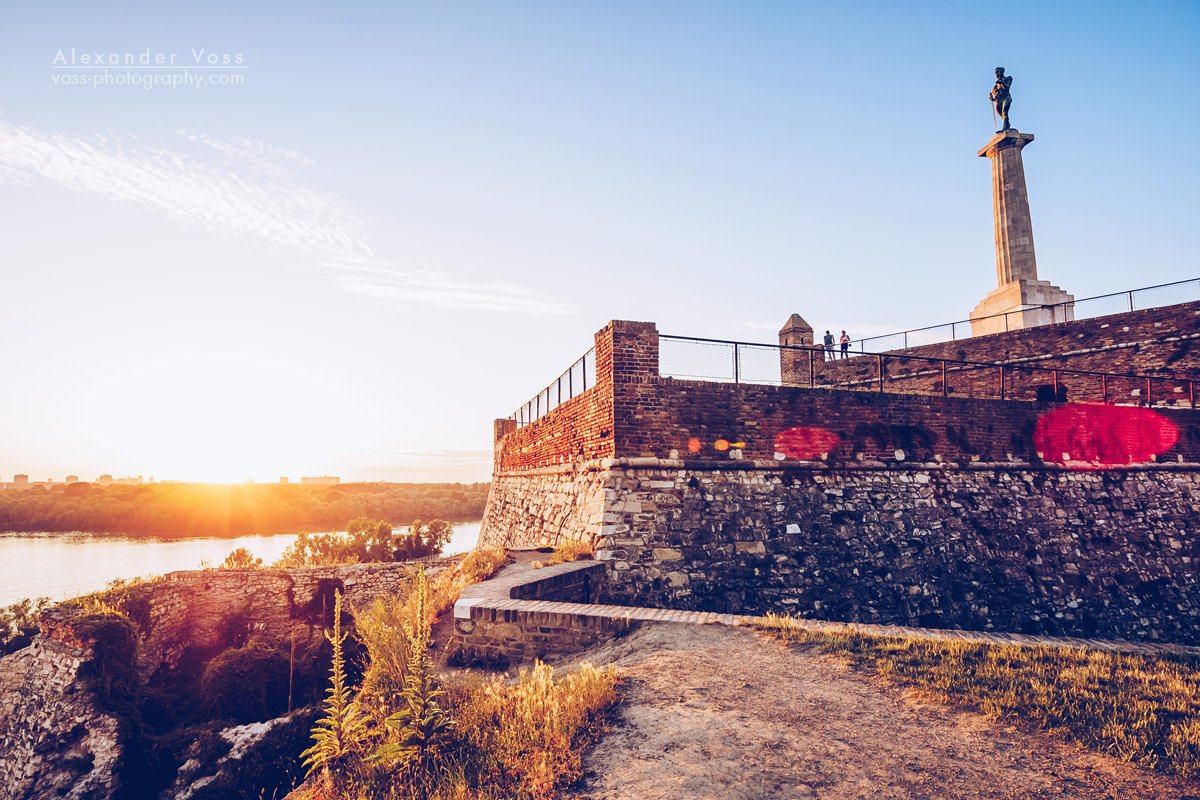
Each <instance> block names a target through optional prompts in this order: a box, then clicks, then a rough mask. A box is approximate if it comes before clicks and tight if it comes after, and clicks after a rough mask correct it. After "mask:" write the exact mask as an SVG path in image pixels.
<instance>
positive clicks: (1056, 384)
mask: <svg viewBox="0 0 1200 800" xmlns="http://www.w3.org/2000/svg"><path fill="white" fill-rule="evenodd" d="M1054 402H1056V403H1057V402H1058V370H1054Z"/></svg>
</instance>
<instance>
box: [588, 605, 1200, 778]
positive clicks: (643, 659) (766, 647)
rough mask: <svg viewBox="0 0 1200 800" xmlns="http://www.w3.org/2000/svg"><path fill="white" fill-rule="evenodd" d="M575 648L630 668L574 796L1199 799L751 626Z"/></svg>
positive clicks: (636, 635) (658, 630)
mask: <svg viewBox="0 0 1200 800" xmlns="http://www.w3.org/2000/svg"><path fill="white" fill-rule="evenodd" d="M576 660H577V661H584V660H589V661H592V662H593V663H612V664H615V665H616V666H617V667H618V668H619V669H620V670H621V672H622V674H623V675H625V676H626V683H625V686H624V689H623V697H624V699H623V702H622V705H621V707H620V708H619V709H618V711H617V712H616V714H615V718H614V720H613V722H612V723H611V724H610V730H609V732H608V733H607V734H606V735H605V736H604V737H603V738H602V739H601V740H600V741H599V742H598V743H597V744H596V745H594V746H593V747H592V748H591V749H590V750H589V751H588V752H587V753H586V754H585V756H584V768H585V770H586V776H585V781H584V783H585V785H584V787H583V788H582V789H580V790H578V791H577V793H574V794H568V795H566V796H567V797H570V798H575V800H584V799H585V798H587V799H588V800H601V799H603V800H615V798H622V799H624V798H628V799H629V800H658V798H662V800H679V798H721V799H722V800H734V799H736V798H823V799H824V798H827V799H828V800H835V798H914V799H915V798H1017V797H1020V798H1044V797H1055V798H1063V797H1071V798H1171V799H1172V800H1174V799H1175V798H1181V799H1182V798H1191V800H1200V785H1196V784H1191V783H1186V782H1183V781H1179V780H1177V779H1172V778H1169V777H1166V776H1162V775H1157V774H1154V773H1151V772H1148V771H1146V770H1142V769H1138V768H1135V767H1133V766H1131V765H1129V764H1125V763H1123V762H1120V761H1117V760H1115V759H1112V758H1109V757H1106V756H1102V755H1099V754H1095V753H1091V752H1088V751H1086V750H1084V749H1082V748H1079V747H1076V746H1073V745H1069V744H1065V743H1063V742H1060V741H1057V740H1055V739H1051V738H1049V737H1046V736H1042V735H1037V734H1031V733H1027V732H1022V731H1019V730H1016V729H1014V728H1012V727H1009V726H1006V725H998V724H995V723H992V722H989V721H988V720H987V719H985V718H984V717H982V716H979V715H977V714H971V713H965V712H962V711H958V710H955V709H951V708H947V707H944V706H941V705H937V704H931V703H927V702H922V701H921V700H919V699H918V698H917V697H915V695H913V694H912V693H909V692H905V691H903V690H900V689H897V688H895V687H893V686H889V685H887V684H885V683H884V682H882V681H881V680H879V679H878V678H876V677H874V676H871V675H868V674H866V673H863V672H860V671H857V670H855V669H853V668H851V667H848V666H845V665H844V664H842V663H841V662H840V661H839V660H838V659H837V658H835V657H833V656H829V655H826V654H823V653H821V652H820V650H819V649H817V648H815V647H813V646H807V648H805V647H801V648H789V647H788V646H786V645H784V644H781V643H779V642H776V641H774V640H770V639H767V638H765V637H762V636H760V635H759V634H757V633H755V632H754V631H752V630H750V629H746V628H728V627H724V626H716V625H704V626H690V625H648V626H644V627H642V628H641V629H639V630H637V631H635V632H633V633H631V634H629V635H628V636H626V637H624V638H623V639H619V640H617V641H615V642H612V643H610V644H608V645H605V646H604V647H602V648H599V649H597V650H593V651H591V652H590V653H588V654H586V655H585V656H583V657H581V658H578V659H576Z"/></svg>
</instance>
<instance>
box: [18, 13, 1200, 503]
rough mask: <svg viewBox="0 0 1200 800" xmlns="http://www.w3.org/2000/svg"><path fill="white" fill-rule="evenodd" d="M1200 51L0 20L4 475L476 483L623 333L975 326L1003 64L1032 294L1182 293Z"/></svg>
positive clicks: (340, 25) (946, 34)
mask: <svg viewBox="0 0 1200 800" xmlns="http://www.w3.org/2000/svg"><path fill="white" fill-rule="evenodd" d="M1198 42H1200V4H1198V3H1196V2H1194V1H1192V0H1189V1H1188V2H1171V1H1170V0H1165V1H1164V2H1155V3H1133V2H1130V3H1106V2H1088V3H1072V2H1056V3H1042V2H1036V3H1035V2H1006V3H1004V4H1002V5H998V4H996V3H970V2H947V3H922V2H905V3H866V2H845V3H815V2H721V3H716V2H688V3H683V2H659V1H658V0H641V1H640V2H618V1H614V2H569V1H564V0H559V1H558V2H522V1H520V0H513V1H511V2H504V3H496V2H453V1H451V2H442V3H413V2H406V1H404V0H400V1H399V2H388V3H367V2H343V3H338V4H329V3H320V4H318V3H307V2H290V3H286V4H285V3H272V2H263V3H255V4H243V3H222V2H208V3H175V2H162V1H161V0H158V1H156V2H152V3H151V2H147V3H137V2H125V3H121V4H115V5H114V4H95V3H86V4H85V3H72V2H59V3H55V4H52V5H47V4H44V3H43V4H38V3H25V4H17V3H13V2H6V3H2V4H0V210H2V211H3V213H0V343H2V344H3V350H2V353H3V355H2V356H0V358H2V359H3V362H2V363H3V365H4V375H5V378H6V380H5V381H4V391H3V392H0V480H11V478H12V476H13V475H14V474H16V473H25V474H28V475H29V476H30V478H31V479H32V480H45V479H47V478H54V479H55V480H61V479H62V478H63V477H65V476H66V475H67V474H75V475H78V476H79V477H80V478H81V479H84V480H90V479H94V478H95V477H97V476H98V475H100V474H101V473H109V474H112V475H114V476H116V477H123V476H126V475H134V476H136V475H144V476H146V477H147V478H148V477H149V476H154V477H156V478H157V479H159V480H163V479H173V480H201V481H241V480H245V479H253V480H257V481H275V480H278V479H279V477H281V476H290V477H291V479H292V480H296V479H298V478H299V477H301V476H308V475H337V476H340V477H341V478H342V480H344V481H347V480H393V481H483V480H487V479H488V477H489V475H490V472H491V432H492V420H493V419H495V418H498V417H504V416H507V415H508V414H510V413H512V412H513V411H514V410H515V409H516V408H517V407H518V406H519V405H521V404H522V403H524V402H525V401H526V400H528V399H529V398H530V397H532V396H533V395H534V394H535V393H536V392H537V391H538V390H539V389H541V388H542V387H544V386H545V385H546V384H547V383H549V382H550V381H551V380H553V379H554V378H555V377H556V376H557V375H558V374H559V373H561V372H562V371H563V370H565V369H566V368H567V367H568V366H570V364H571V363H572V362H573V361H575V359H577V358H578V357H579V356H580V355H581V354H582V353H583V352H584V351H586V350H587V349H588V348H589V347H590V346H591V343H592V339H593V334H594V333H595V331H597V330H598V329H600V328H601V327H603V326H604V325H605V324H606V323H607V321H609V320H611V319H636V320H650V321H654V322H656V323H657V324H658V328H659V330H660V332H663V333H668V334H678V335H687V336H701V337H712V338H728V339H737V340H740V341H751V342H774V341H776V334H777V331H778V330H779V328H780V326H781V325H782V324H783V323H784V322H785V321H786V319H787V318H788V316H789V315H790V314H792V313H793V312H795V313H799V314H801V315H802V316H804V317H805V319H807V320H808V321H809V322H810V323H811V324H813V326H814V327H816V328H818V329H823V328H833V329H835V332H836V330H839V329H842V328H845V329H847V330H849V331H850V333H851V335H852V336H855V337H858V336H865V335H871V334H877V333H886V332H889V331H894V330H902V329H906V328H913V327H919V326H923V325H932V324H937V323H941V322H949V321H952V320H960V319H964V318H965V317H966V316H967V314H968V313H969V312H970V310H971V309H972V308H973V307H974V306H975V305H976V304H977V303H978V302H979V301H980V300H981V299H983V297H984V295H986V294H987V292H988V291H990V290H991V289H993V288H995V261H994V244H993V238H992V236H993V234H992V218H991V211H992V209H991V183H990V181H991V177H990V166H989V163H988V161H987V160H986V159H982V158H979V157H978V156H977V152H978V150H979V149H980V148H981V147H982V146H983V145H984V144H985V143H986V142H987V140H988V139H989V137H990V136H991V134H992V133H993V131H994V124H993V120H992V115H991V111H990V105H989V103H988V100H987V93H988V91H989V90H990V88H991V85H992V83H993V80H994V75H993V70H994V68H995V67H996V66H1001V65H1002V66H1004V67H1006V68H1007V70H1008V74H1010V75H1012V76H1013V77H1014V81H1013V87H1012V95H1013V105H1012V112H1011V117H1012V124H1013V126H1014V127H1016V128H1018V129H1020V130H1022V131H1027V132H1032V133H1034V134H1035V136H1036V137H1037V139H1036V141H1035V142H1034V143H1033V144H1031V145H1029V146H1028V147H1027V148H1026V149H1025V151H1024V160H1025V170H1026V177H1027V181H1028V187H1029V196H1030V206H1031V209H1032V214H1033V226H1034V235H1035V242H1036V247H1037V255H1038V267H1039V277H1040V278H1042V279H1043V280H1049V281H1051V282H1052V283H1054V284H1056V285H1058V286H1061V287H1063V288H1064V289H1066V290H1067V291H1069V292H1072V293H1073V294H1074V295H1075V296H1076V297H1087V296H1091V295H1097V294H1103V293H1106V292H1115V291H1122V290H1126V289H1132V288H1136V287H1139V286H1146V285H1150V284H1158V283H1164V282H1168V281H1175V280H1183V279H1187V278H1195V277H1200V265H1198V264H1197V259H1196V255H1195V254H1196V253H1197V251H1198V250H1200V225H1198V224H1197V223H1196V220H1197V218H1200V188H1198V181H1197V176H1198V174H1200V170H1198V169H1197V168H1198V166H1200V155H1197V148H1196V147H1195V146H1194V141H1193V140H1194V133H1195V131H1197V130H1200V111H1198V110H1197V109H1198V104H1197V103H1196V102H1195V101H1194V96H1195V86H1194V82H1195V80H1196V76H1197V75H1198V74H1200V69H1198V67H1200V46H1198V45H1197V43H1198ZM114 54H115V56H116V57H117V60H118V61H119V62H123V61H124V60H125V59H126V58H130V59H132V60H133V61H134V62H135V63H134V64H133V65H132V66H125V65H124V64H123V63H121V64H118V66H116V67H113V66H109V68H108V69H107V70H105V69H95V67H96V66H97V65H96V58H97V56H99V57H100V60H101V61H105V62H107V61H111V58H112V56H114ZM85 55H86V56H87V59H86V60H87V62H88V63H85V59H84V56H85ZM160 55H161V57H162V61H161V62H159V61H158V59H159V56H160ZM142 59H145V61H147V62H149V63H148V64H145V65H142V64H141V61H142ZM151 67H154V68H151ZM166 67H175V68H174V69H168V68H166ZM185 67H186V68H187V69H184V68H185ZM197 67H201V68H199V69H198V68H197ZM151 79H154V80H160V81H161V80H168V81H170V80H176V81H184V83H180V84H178V85H174V86H173V85H171V84H169V83H150V82H149V81H150V80H151ZM195 81H200V82H198V83H194V82H195Z"/></svg>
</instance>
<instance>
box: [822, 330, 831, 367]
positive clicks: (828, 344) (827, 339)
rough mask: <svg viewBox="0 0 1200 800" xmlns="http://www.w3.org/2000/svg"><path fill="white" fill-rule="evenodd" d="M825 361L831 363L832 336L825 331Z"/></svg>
mask: <svg viewBox="0 0 1200 800" xmlns="http://www.w3.org/2000/svg"><path fill="white" fill-rule="evenodd" d="M824 341H825V360H826V361H833V334H832V333H830V332H829V331H825V340H824Z"/></svg>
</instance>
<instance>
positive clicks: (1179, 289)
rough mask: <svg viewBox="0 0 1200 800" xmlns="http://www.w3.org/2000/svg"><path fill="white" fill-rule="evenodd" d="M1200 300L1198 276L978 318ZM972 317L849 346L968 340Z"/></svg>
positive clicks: (1054, 315)
mask: <svg viewBox="0 0 1200 800" xmlns="http://www.w3.org/2000/svg"><path fill="white" fill-rule="evenodd" d="M1196 300H1200V278H1191V279H1189V280H1186V281H1175V282H1174V283H1163V284H1159V285H1158V286H1147V287H1145V288H1142V289H1132V290H1130V291H1127V292H1116V293H1115V294H1102V295H1098V296H1096V297H1085V298H1082V299H1080V300H1074V301H1072V302H1070V303H1058V304H1055V305H1045V306H1022V307H1021V308H1020V309H1018V310H1016V311H1010V312H1007V313H1004V314H995V315H993V316H991V317H981V318H980V319H979V320H976V322H980V321H981V320H993V321H994V325H993V326H991V327H992V328H994V330H992V331H991V332H996V331H1005V330H1008V329H1009V327H1010V324H1011V327H1012V328H1013V329H1017V328H1021V327H1027V326H1024V325H1022V324H1021V319H1020V315H1022V314H1026V313H1028V312H1030V311H1035V310H1038V309H1042V310H1044V311H1045V312H1046V313H1045V316H1046V318H1047V319H1048V320H1049V319H1055V320H1066V319H1068V318H1070V319H1075V320H1081V319H1092V318H1093V317H1104V316H1108V315H1109V314H1121V313H1124V312H1127V311H1142V310H1144V309H1147V308H1158V307H1160V306H1170V305H1175V304H1177V303H1190V302H1193V301H1196ZM971 330H972V328H971V320H966V319H963V320H957V321H955V322H947V323H944V324H942V325H931V326H929V327H927V328H914V329H912V330H908V331H900V332H898V333H888V334H884V335H883V336H868V337H866V338H864V339H855V340H854V341H853V343H852V345H851V347H852V348H853V349H854V350H864V351H869V352H872V353H886V352H888V351H891V350H905V349H907V348H909V347H920V346H921V345H926V344H938V343H940V342H951V341H956V340H958V339H970V338H971V336H972V333H971Z"/></svg>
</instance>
